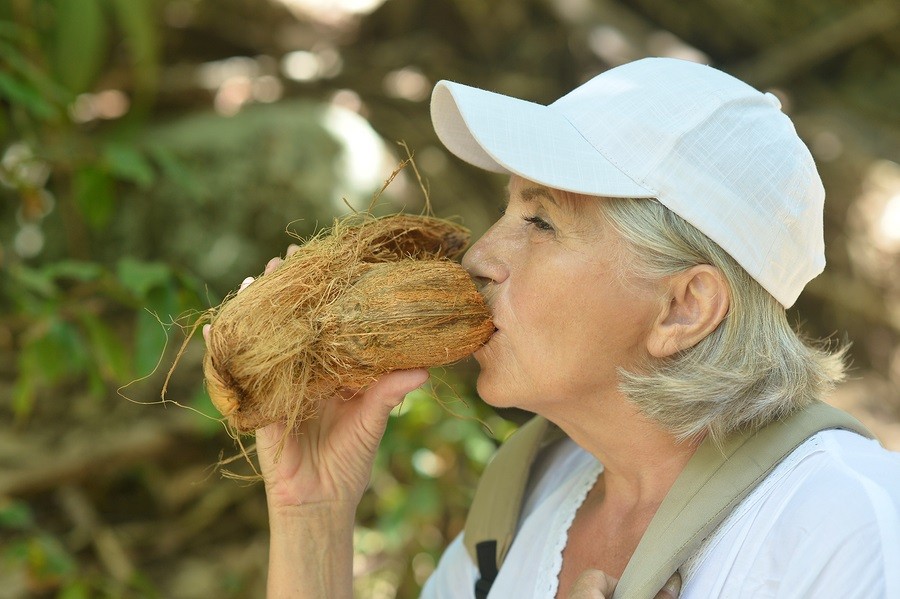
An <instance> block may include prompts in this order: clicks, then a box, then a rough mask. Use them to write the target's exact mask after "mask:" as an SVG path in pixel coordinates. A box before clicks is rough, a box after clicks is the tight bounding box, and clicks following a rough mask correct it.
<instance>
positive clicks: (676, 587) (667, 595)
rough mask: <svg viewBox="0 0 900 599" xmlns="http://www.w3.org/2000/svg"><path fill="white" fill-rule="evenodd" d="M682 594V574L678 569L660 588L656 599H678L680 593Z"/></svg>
mask: <svg viewBox="0 0 900 599" xmlns="http://www.w3.org/2000/svg"><path fill="white" fill-rule="evenodd" d="M680 594H681V574H679V573H678V571H677V570H676V571H675V573H674V574H672V575H671V576H670V577H669V580H667V581H666V584H664V585H663V588H661V589H660V590H659V592H658V593H657V594H656V597H654V599H678V595H680Z"/></svg>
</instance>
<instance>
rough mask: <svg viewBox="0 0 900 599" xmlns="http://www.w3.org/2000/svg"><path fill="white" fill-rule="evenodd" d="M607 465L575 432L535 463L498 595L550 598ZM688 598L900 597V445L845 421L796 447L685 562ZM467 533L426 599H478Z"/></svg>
mask: <svg viewBox="0 0 900 599" xmlns="http://www.w3.org/2000/svg"><path fill="white" fill-rule="evenodd" d="M602 469H603V468H602V466H601V465H600V464H599V463H598V462H597V460H596V459H594V458H593V457H592V456H591V455H590V454H588V453H587V452H586V451H584V450H582V449H581V448H580V447H578V446H577V445H575V443H573V442H572V441H570V440H568V439H567V440H565V441H562V442H559V443H557V444H556V445H554V446H553V447H551V448H550V449H549V450H548V451H547V452H546V453H545V454H544V455H543V456H542V458H541V461H539V462H537V463H536V464H535V475H534V476H533V477H532V483H531V488H530V489H529V490H528V494H527V496H526V497H527V499H526V502H525V505H524V506H523V511H522V517H521V520H520V522H519V530H518V532H517V534H516V537H515V540H514V542H513V544H512V546H511V547H510V550H509V553H508V555H507V557H506V561H505V562H504V564H503V567H502V568H501V569H500V572H499V574H498V575H497V579H496V581H495V582H494V586H493V587H492V589H491V593H490V597H491V598H503V599H506V598H516V599H526V598H534V599H552V598H553V597H554V596H555V595H556V591H557V578H558V576H559V571H560V568H561V565H562V551H563V548H564V547H565V545H566V539H567V534H568V529H569V526H570V525H571V524H572V521H573V519H574V517H575V512H576V511H577V510H578V508H579V506H580V505H581V503H582V501H584V498H585V496H586V495H587V492H588V490H589V489H590V488H591V487H592V486H593V484H594V482H595V481H596V479H597V476H598V475H599V474H600V472H601V471H602ZM681 572H682V578H683V584H682V591H681V597H682V599H709V598H711V597H729V598H731V597H739V598H751V597H752V598H754V599H759V598H766V597H779V598H787V597H791V598H794V597H798V598H799V597H815V598H817V599H818V598H830V597H833V598H835V599H850V598H854V597H859V598H860V599H862V598H865V599H878V598H890V599H900V453H894V452H889V451H887V450H885V449H884V448H882V447H881V446H880V445H879V444H878V443H877V442H875V441H870V440H868V439H865V438H863V437H861V436H859V435H856V434H855V433H851V432H846V431H837V430H834V431H825V432H821V433H819V434H817V435H815V436H813V437H812V438H810V439H809V440H807V441H806V442H805V443H804V444H803V445H801V446H800V447H799V448H797V449H796V450H794V452H793V453H791V454H790V455H789V456H788V457H787V458H786V459H785V460H784V461H783V462H782V463H781V464H779V465H778V466H777V467H776V468H775V469H774V470H773V471H772V472H771V473H770V474H769V476H768V477H767V478H766V479H765V480H764V481H763V482H762V483H761V484H760V485H759V486H758V487H757V488H756V489H754V490H753V491H752V492H751V493H750V495H748V496H747V497H746V498H745V499H744V500H743V501H742V502H741V503H740V504H739V505H738V506H737V507H736V508H735V509H734V511H733V512H732V513H731V514H730V515H729V517H728V518H727V519H726V520H725V521H724V522H723V523H722V524H721V525H720V526H719V527H718V528H717V529H716V531H715V532H714V533H713V534H712V535H710V537H709V538H708V539H707V540H706V541H705V542H704V544H703V545H702V546H701V548H700V549H699V551H698V552H697V553H696V554H695V555H694V556H693V557H691V558H690V559H689V560H688V561H687V562H686V563H685V564H684V566H682V568H681ZM477 578H478V571H477V568H476V566H475V565H474V564H473V563H472V560H471V559H470V558H469V555H468V553H466V550H465V547H464V546H463V544H462V539H461V537H459V538H457V539H456V540H454V541H453V543H452V544H451V545H450V546H449V547H448V548H447V551H446V552H445V553H444V556H443V557H442V558H441V561H440V563H439V564H438V567H437V569H436V570H435V572H434V574H433V575H432V576H431V577H430V578H429V580H428V581H427V583H426V584H425V587H424V588H423V589H422V595H421V597H422V598H423V599H469V598H472V597H474V591H473V588H474V584H475V580H476V579H477Z"/></svg>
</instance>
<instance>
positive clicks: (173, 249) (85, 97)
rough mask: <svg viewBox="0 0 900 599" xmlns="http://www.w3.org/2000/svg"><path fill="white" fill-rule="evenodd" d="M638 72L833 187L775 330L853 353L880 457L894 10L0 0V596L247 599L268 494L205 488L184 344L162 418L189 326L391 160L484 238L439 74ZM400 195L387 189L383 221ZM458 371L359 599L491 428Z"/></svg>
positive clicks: (578, 0) (456, 512)
mask: <svg viewBox="0 0 900 599" xmlns="http://www.w3.org/2000/svg"><path fill="white" fill-rule="evenodd" d="M649 55H661V56H675V57H681V58H686V59H689V60H694V61H698V62H703V63H708V64H712V65H714V66H716V67H718V68H721V69H723V70H725V71H728V72H730V73H732V74H734V75H737V76H739V77H742V78H744V79H745V80H747V81H748V82H750V83H751V84H753V85H755V86H756V87H758V88H760V89H763V90H768V91H772V92H773V93H775V94H776V95H778V97H779V98H780V99H781V100H782V103H783V105H784V110H785V111H786V112H787V113H789V114H790V115H791V116H792V118H793V119H794V121H795V122H796V124H797V127H798V130H799V132H800V134H801V136H802V137H803V138H804V139H805V140H806V142H807V143H808V144H809V146H810V148H811V150H812V152H813V154H814V156H815V158H816V160H817V162H818V164H819V167H820V170H821V173H822V176H823V178H824V180H825V185H826V189H827V190H828V200H827V205H826V236H827V248H828V261H829V267H828V269H827V271H826V273H825V274H823V275H821V276H820V277H818V278H817V279H816V280H815V281H813V283H812V284H811V285H810V286H809V288H808V289H807V291H806V292H805V293H804V294H803V296H802V297H801V299H800V301H799V303H798V305H797V306H796V308H794V309H793V310H792V311H791V312H792V314H791V317H792V320H793V321H794V322H796V323H797V325H798V326H799V327H801V328H802V329H803V330H804V331H806V332H807V333H808V334H810V335H812V336H816V337H831V338H833V339H837V340H846V341H850V342H851V343H852V344H853V345H852V358H853V364H854V367H853V372H852V378H851V379H850V380H849V381H848V382H847V383H846V384H844V385H843V386H842V387H841V388H840V389H838V390H837V392H836V393H835V394H834V396H833V398H832V401H833V402H834V403H836V404H838V405H842V406H844V407H847V408H848V409H850V410H851V411H852V412H853V413H855V414H856V415H857V416H858V417H860V418H861V419H863V420H864V421H865V422H866V423H867V424H869V425H870V426H871V427H872V428H873V429H874V430H875V432H876V433H878V434H879V435H880V436H881V437H882V439H883V440H884V442H885V443H886V444H887V445H888V446H890V447H892V448H894V449H900V425H898V424H897V423H898V419H900V393H898V389H900V164H898V163H900V4H898V3H897V2H896V1H894V0H882V1H879V0H865V1H850V0H796V1H794V2H782V1H780V0H756V1H754V2H745V1H743V0H684V1H682V2H669V1H666V0H627V1H626V0H620V1H616V0H490V1H487V0H386V1H385V0H0V597H62V598H66V599H74V598H82V597H167V598H168V597H173V598H201V597H220V598H232V597H234V598H243V597H248V598H249V597H261V596H263V588H264V587H263V584H264V573H265V562H266V539H267V531H266V513H265V503H264V498H263V491H262V488H261V486H260V485H248V484H246V483H240V482H236V481H233V480H229V479H224V478H222V476H221V469H220V468H218V467H217V463H218V462H219V461H220V459H222V458H228V457H230V456H233V455H236V454H237V448H236V445H235V443H234V441H233V440H232V439H230V438H229V437H228V436H227V434H226V433H225V431H224V429H223V428H222V426H221V425H220V424H219V423H218V422H216V421H215V419H214V416H215V412H214V411H213V410H212V408H211V406H210V405H209V400H208V398H207V397H206V395H205V392H204V390H203V388H202V384H201V370H200V359H201V358H202V353H203V349H202V342H201V341H200V340H199V339H198V338H197V337H199V335H197V336H195V338H194V339H192V340H191V341H190V343H189V344H188V346H187V350H186V352H185V354H184V356H183V357H182V359H181V361H180V363H179V365H178V368H177V370H176V371H175V372H174V375H173V378H172V380H171V382H170V384H169V387H168V394H167V397H168V399H170V400H172V401H176V402H178V403H179V404H180V405H181V406H185V407H188V408H192V409H182V408H180V407H176V406H174V405H171V404H169V405H166V406H163V405H160V404H159V403H158V402H159V399H160V390H161V388H162V384H163V380H164V378H165V375H166V372H167V371H168V369H169V367H170V366H171V364H172V362H173V358H174V353H175V351H176V350H177V348H178V346H180V345H181V344H182V342H183V341H184V339H185V335H186V330H185V327H186V326H187V325H189V324H190V323H191V321H192V319H193V318H194V317H195V316H196V315H197V314H198V313H199V312H201V311H203V310H204V309H206V308H208V307H210V306H214V305H216V304H217V303H218V302H219V301H221V299H222V298H223V297H224V296H225V295H226V294H227V293H228V292H229V291H230V290H232V289H234V288H235V287H236V286H237V285H238V284H239V283H240V281H241V280H242V279H243V278H244V277H246V276H248V275H255V274H258V273H259V272H260V271H261V270H262V267H263V265H264V264H265V262H266V261H267V260H268V259H269V258H270V257H272V256H275V255H278V254H282V253H283V252H284V249H285V247H286V246H287V245H288V244H289V243H290V242H291V241H293V239H292V237H291V236H290V234H289V232H293V233H294V234H296V235H307V234H309V233H311V232H312V231H314V230H315V229H316V228H318V227H322V226H327V225H329V224H330V223H331V221H332V219H333V218H334V217H335V216H341V215H344V214H347V213H348V212H349V211H350V208H349V207H348V205H349V206H352V207H354V208H356V209H365V208H367V207H368V206H369V205H370V203H371V202H372V198H373V194H374V193H375V192H376V191H377V190H378V189H379V188H380V187H381V185H382V183H383V182H384V180H385V178H386V177H387V176H388V175H389V174H390V172H391V171H392V170H393V169H394V168H395V167H396V166H397V164H398V162H399V161H400V160H401V159H402V158H404V157H405V155H406V152H405V150H403V148H402V147H401V146H400V145H398V142H405V143H406V144H407V145H408V147H409V148H410V150H412V152H414V154H415V159H416V164H417V165H418V168H419V169H420V171H421V173H422V175H423V177H424V179H425V182H426V184H427V187H428V194H429V196H430V200H431V203H432V206H433V209H434V212H435V213H436V214H437V215H439V216H442V217H451V216H455V217H459V218H460V219H461V220H462V222H463V223H465V224H466V225H467V226H468V227H470V228H471V229H472V230H473V233H474V235H476V236H477V235H479V234H481V233H482V232H483V231H484V230H485V229H486V228H487V227H488V226H489V224H490V222H491V221H492V219H493V218H494V217H495V215H496V214H497V208H498V206H499V205H500V203H501V198H502V187H503V185H504V184H505V181H504V180H503V179H502V178H500V177H497V176H494V175H489V174H486V173H482V172H478V171H477V170H475V169H474V168H471V167H468V166H466V165H464V164H462V163H460V161H459V160H457V159H455V158H454V157H452V156H450V155H448V154H447V153H446V152H445V151H444V150H443V149H442V148H441V146H440V145H439V143H438V142H437V140H436V138H435V136H434V133H433V131H432V128H431V124H430V120H429V116H428V98H429V93H430V90H431V87H432V86H433V84H434V83H435V82H436V81H437V80H439V79H444V78H446V79H453V80H457V81H461V82H463V83H467V84H470V85H475V86H479V87H484V88H488V89H492V90H495V91H499V92H503V93H508V94H512V95H516V96H519V97H523V98H527V99H531V100H533V101H537V102H542V103H546V102H549V101H552V100H554V99H556V98H557V97H559V96H560V95H562V94H563V93H565V92H566V91H568V90H569V89H571V88H573V87H575V86H576V85H578V84H579V83H580V82H582V81H584V80H585V79H587V78H589V77H591V76H593V75H595V74H597V73H599V72H602V71H603V70H605V69H608V68H609V67H611V66H615V65H617V64H621V63H623V62H627V61H629V60H633V59H636V58H640V57H643V56H649ZM424 202H425V194H424V193H423V191H422V189H420V187H419V185H418V183H417V182H416V180H415V177H413V176H412V173H411V172H409V169H407V170H406V171H404V172H403V173H401V175H400V176H399V177H398V178H397V180H395V181H394V183H393V184H392V185H391V186H390V187H389V188H388V189H387V190H386V191H385V192H384V194H382V195H381V197H380V198H379V203H378V207H377V211H380V212H383V213H387V212H396V211H399V210H405V211H408V212H416V213H417V212H420V211H422V209H423V206H424ZM473 374H474V368H473V366H472V364H471V363H469V362H464V363H461V364H458V365H455V366H454V367H452V368H447V369H440V370H436V371H434V373H433V377H432V380H433V383H434V387H433V388H430V389H425V390H423V391H420V392H417V393H415V394H414V395H413V396H411V397H410V398H409V399H408V400H407V401H406V402H405V404H404V405H403V407H402V409H401V410H399V412H398V414H397V416H396V417H395V418H393V419H392V421H391V424H390V429H389V431H388V434H387V437H386V440H385V443H384V446H383V448H382V450H383V451H382V453H381V454H380V455H379V458H378V463H377V467H376V471H375V473H374V475H373V480H372V487H371V491H370V492H369V493H368V494H367V495H366V498H365V500H364V502H363V505H362V506H361V508H360V512H359V522H360V525H359V528H358V530H357V543H356V547H357V556H356V560H355V563H354V570H355V575H356V587H357V595H358V596H360V597H376V598H382V597H383V598H390V597H415V596H416V595H417V593H418V590H419V588H420V586H421V584H422V583H423V581H424V580H425V578H426V577H427V576H428V574H429V573H430V572H431V571H432V569H433V568H434V566H435V563H436V560H437V559H438V557H439V555H440V553H441V551H442V549H443V547H444V546H445V545H446V544H447V543H448V542H449V541H450V540H451V539H452V538H453V537H454V536H455V535H456V534H457V533H458V532H459V530H460V529H461V527H462V524H463V521H464V515H465V510H466V506H467V505H468V502H469V500H470V499H471V495H472V491H473V489H474V485H475V482H476V480H477V477H478V474H479V473H480V471H481V469H482V468H483V466H484V464H485V462H486V461H487V459H488V458H489V456H490V455H491V453H492V451H493V449H494V448H495V447H496V444H497V443H498V442H499V441H500V440H502V439H503V438H505V437H506V436H507V435H508V434H509V433H510V432H511V431H512V430H513V429H514V428H515V426H516V424H515V422H516V418H514V417H510V415H506V414H504V415H498V414H495V413H494V412H493V411H491V410H490V409H488V408H486V407H485V406H484V405H482V404H481V403H480V402H479V401H478V399H477V398H476V397H475V396H474V393H473V384H472V381H473ZM142 404H146V405H142ZM204 414H205V415H206V416H204ZM248 442H249V441H248ZM229 467H230V468H232V469H234V470H237V471H242V469H243V470H245V469H246V466H245V465H242V463H241V462H240V461H239V460H238V461H236V462H235V463H233V464H230V465H229Z"/></svg>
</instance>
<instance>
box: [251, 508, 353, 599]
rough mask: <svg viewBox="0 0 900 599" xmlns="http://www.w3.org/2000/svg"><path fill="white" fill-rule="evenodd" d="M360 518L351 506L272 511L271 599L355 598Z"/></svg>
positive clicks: (270, 551)
mask: <svg viewBox="0 0 900 599" xmlns="http://www.w3.org/2000/svg"><path fill="white" fill-rule="evenodd" d="M355 514H356V505H355V504H353V503H351V502H319V503H307V504H301V505H292V506H276V507H274V508H270V512H269V529H270V536H271V538H270V543H269V580H268V584H267V587H268V597H269V598H270V599H278V598H282V597H284V598H288V597H290V598H297V597H300V598H303V597H310V598H313V597H329V598H330V597H334V598H336V599H350V598H351V597H352V595H353V528H354V524H355Z"/></svg>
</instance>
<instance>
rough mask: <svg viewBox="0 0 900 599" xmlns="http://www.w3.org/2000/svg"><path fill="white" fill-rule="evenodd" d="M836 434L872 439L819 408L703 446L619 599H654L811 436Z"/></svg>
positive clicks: (647, 537)
mask: <svg viewBox="0 0 900 599" xmlns="http://www.w3.org/2000/svg"><path fill="white" fill-rule="evenodd" d="M835 428H839V429H846V430H850V431H854V432H857V433H859V434H861V435H863V436H865V437H869V438H872V437H873V436H872V434H871V433H870V432H869V431H868V430H867V429H866V428H865V427H864V426H863V425H862V424H861V423H860V422H859V421H858V420H856V419H855V418H853V417H852V416H850V415H849V414H847V413H845V412H842V411H840V410H838V409H836V408H832V407H831V406H829V405H827V404H824V403H821V402H816V403H814V404H812V405H810V406H809V407H807V408H805V409H803V410H800V411H798V412H796V413H794V414H792V415H791V416H789V417H787V418H785V419H783V420H780V421H777V422H775V423H773V424H770V425H769V426H766V427H765V428H763V429H761V430H760V431H758V432H756V433H755V434H746V433H744V434H736V435H733V436H732V437H730V438H729V439H728V440H727V441H726V442H725V443H724V445H723V446H722V447H717V446H716V445H715V444H713V443H712V442H709V441H708V440H707V441H704V442H703V443H701V445H700V447H699V448H698V449H697V452H696V453H695V454H694V456H693V457H692V458H691V460H690V461H689V462H688V464H687V466H686V467H685V469H684V471H683V472H682V473H681V475H680V476H679V477H678V479H677V480H676V481H675V484H674V485H672V489H671V490H670V491H669V493H668V494H667V495H666V498H665V500H663V503H662V505H660V507H659V510H658V511H657V512H656V515H655V516H654V517H653V520H651V522H650V525H649V527H648V528H647V531H646V532H645V533H644V536H643V537H642V538H641V542H640V543H639V544H638V547H637V549H636V550H635V552H634V554H633V555H632V557H631V560H630V561H629V562H628V565H627V567H626V568H625V571H624V572H623V573H622V577H621V578H620V579H619V584H618V586H617V587H616V591H615V594H614V598H615V599H652V598H653V597H654V596H655V595H656V593H657V592H658V591H659V589H661V588H662V586H663V584H665V582H666V580H668V579H669V577H670V576H671V575H672V573H674V572H675V571H676V570H677V569H678V568H680V567H681V565H682V564H683V563H684V562H685V561H686V560H687V558H689V557H690V556H691V555H692V554H693V553H694V552H696V551H697V549H699V547H700V544H701V543H702V542H703V540H704V539H705V538H706V537H707V536H708V535H709V534H710V533H712V532H713V530H715V528H716V527H717V526H718V525H719V524H720V523H721V522H722V520H723V519H724V518H725V517H726V516H727V515H728V513H730V512H731V510H732V509H733V508H734V507H735V506H736V505H737V504H738V503H739V502H740V501H741V500H742V499H743V498H744V497H746V496H747V494H748V493H749V492H750V491H751V490H752V489H753V488H754V487H756V485H757V484H758V483H759V482H760V481H761V480H762V479H763V478H765V477H766V475H767V474H768V473H769V472H770V471H771V470H772V469H773V468H774V467H775V466H776V465H777V464H778V463H780V462H781V461H782V460H783V459H784V458H785V457H786V456H787V455H788V454H790V453H791V452H792V451H793V450H794V449H796V448H797V447H798V446H799V445H800V444H801V443H803V441H805V440H806V439H808V438H809V437H810V436H812V435H814V434H815V433H817V432H819V431H822V430H827V429H835Z"/></svg>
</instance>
